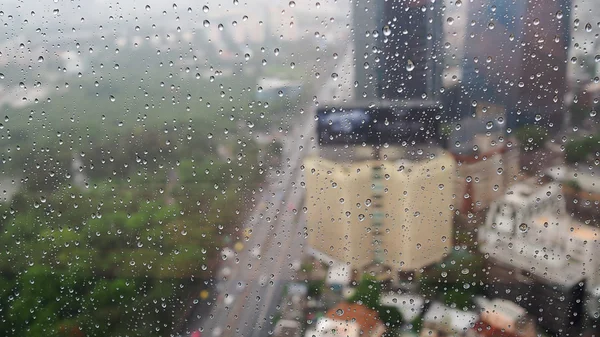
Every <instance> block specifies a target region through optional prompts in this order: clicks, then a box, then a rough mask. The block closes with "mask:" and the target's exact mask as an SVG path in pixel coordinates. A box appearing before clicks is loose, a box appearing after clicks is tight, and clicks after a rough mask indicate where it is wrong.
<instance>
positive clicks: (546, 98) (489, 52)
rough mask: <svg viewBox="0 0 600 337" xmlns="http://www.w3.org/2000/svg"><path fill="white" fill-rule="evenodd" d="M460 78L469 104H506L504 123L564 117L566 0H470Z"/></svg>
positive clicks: (546, 122) (554, 121) (556, 122)
mask: <svg viewBox="0 0 600 337" xmlns="http://www.w3.org/2000/svg"><path fill="white" fill-rule="evenodd" d="M468 5H469V20H468V21H469V22H470V23H469V26H468V28H467V36H466V37H465V38H466V42H465V64H464V67H463V69H464V75H463V84H464V85H465V87H466V88H468V92H467V93H466V95H467V96H469V97H471V99H472V101H473V105H477V104H481V103H483V104H487V103H491V104H496V105H502V106H504V107H505V109H506V121H507V126H508V127H509V128H513V129H514V128H518V127H519V126H521V125H524V124H525V123H531V124H533V123H536V124H539V125H543V126H545V127H548V128H553V129H554V130H556V129H557V128H558V127H559V126H560V124H561V122H562V119H563V116H564V112H565V107H564V96H565V93H566V84H565V81H566V71H567V58H568V46H569V40H570V22H571V20H570V19H569V17H570V15H569V14H570V10H571V0H527V1H513V0H500V1H498V0H473V1H471V2H469V4H468Z"/></svg>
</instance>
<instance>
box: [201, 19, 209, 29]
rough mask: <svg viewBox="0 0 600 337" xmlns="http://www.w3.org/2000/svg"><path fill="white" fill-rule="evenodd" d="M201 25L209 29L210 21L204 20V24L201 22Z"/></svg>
mask: <svg viewBox="0 0 600 337" xmlns="http://www.w3.org/2000/svg"><path fill="white" fill-rule="evenodd" d="M202 25H203V26H204V27H206V28H208V27H210V21H208V20H204V22H202Z"/></svg>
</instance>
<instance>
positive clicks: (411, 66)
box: [406, 60, 415, 71]
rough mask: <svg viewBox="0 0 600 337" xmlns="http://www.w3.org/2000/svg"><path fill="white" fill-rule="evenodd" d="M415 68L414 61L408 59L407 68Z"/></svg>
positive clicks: (411, 69) (410, 69)
mask: <svg viewBox="0 0 600 337" xmlns="http://www.w3.org/2000/svg"><path fill="white" fill-rule="evenodd" d="M414 69H415V64H414V63H413V61H411V60H408V62H406V70H408V71H413V70H414Z"/></svg>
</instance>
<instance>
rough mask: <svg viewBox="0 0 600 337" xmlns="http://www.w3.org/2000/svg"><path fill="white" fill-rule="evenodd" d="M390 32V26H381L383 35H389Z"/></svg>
mask: <svg viewBox="0 0 600 337" xmlns="http://www.w3.org/2000/svg"><path fill="white" fill-rule="evenodd" d="M390 34H392V30H391V29H390V26H387V25H386V26H385V27H383V35H384V36H390Z"/></svg>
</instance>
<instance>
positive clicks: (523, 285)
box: [478, 179, 600, 335]
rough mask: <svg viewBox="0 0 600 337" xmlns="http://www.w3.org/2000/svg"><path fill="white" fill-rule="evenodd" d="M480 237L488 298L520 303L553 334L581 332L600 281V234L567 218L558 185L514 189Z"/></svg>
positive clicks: (496, 206) (535, 183)
mask: <svg viewBox="0 0 600 337" xmlns="http://www.w3.org/2000/svg"><path fill="white" fill-rule="evenodd" d="M478 235H479V248H480V250H481V251H482V252H483V253H484V254H485V256H486V257H487V260H486V261H487V262H488V270H489V271H488V273H487V277H488V280H487V283H488V285H489V286H488V288H487V289H488V292H489V295H490V296H494V297H495V296H498V297H502V298H505V299H508V300H511V301H515V302H517V303H523V304H524V305H526V309H527V311H528V312H530V313H531V314H532V315H534V316H536V317H537V318H538V319H539V320H540V323H539V325H540V326H542V327H543V328H545V329H547V330H548V331H549V332H551V333H554V334H557V335H560V334H564V333H568V332H569V331H574V330H573V329H576V328H581V325H582V323H583V316H584V315H583V314H584V310H585V308H584V303H585V302H586V300H585V290H587V291H588V295H593V292H594V289H596V288H597V287H598V284H599V281H600V278H599V277H598V276H599V275H598V274H599V266H600V243H599V240H598V235H599V232H598V230H597V229H596V228H594V227H591V226H587V225H584V224H581V223H578V222H577V221H575V220H572V219H571V218H570V217H569V215H568V214H567V212H566V206H565V202H564V199H563V198H562V195H561V190H560V187H559V185H558V184H555V183H547V184H542V183H541V182H539V181H538V180H537V179H535V180H533V179H532V180H528V181H525V182H522V183H519V184H515V185H513V186H512V187H511V188H510V189H509V191H508V193H507V194H506V195H505V196H504V197H503V198H500V199H499V200H497V201H495V202H494V203H493V204H492V205H491V206H490V209H489V212H488V216H487V220H486V223H485V224H484V225H483V226H482V227H481V228H479V231H478ZM592 302H593V301H592ZM591 309H592V310H594V309H593V308H591Z"/></svg>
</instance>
